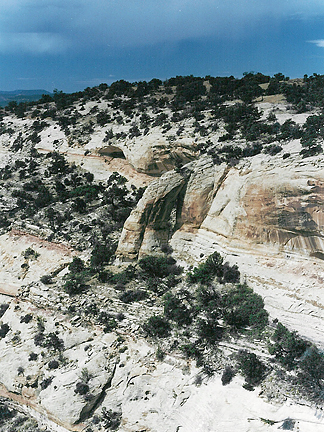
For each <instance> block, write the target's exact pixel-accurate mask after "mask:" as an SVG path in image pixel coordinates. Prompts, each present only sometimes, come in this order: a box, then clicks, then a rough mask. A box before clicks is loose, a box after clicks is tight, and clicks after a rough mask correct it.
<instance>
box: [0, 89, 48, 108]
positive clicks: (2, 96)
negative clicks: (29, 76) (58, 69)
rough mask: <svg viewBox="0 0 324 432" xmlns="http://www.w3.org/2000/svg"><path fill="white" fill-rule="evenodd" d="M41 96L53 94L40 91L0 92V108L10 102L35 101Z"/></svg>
mask: <svg viewBox="0 0 324 432" xmlns="http://www.w3.org/2000/svg"><path fill="white" fill-rule="evenodd" d="M43 94H46V95H52V94H53V93H50V92H48V91H46V90H41V89H36V90H12V91H1V90H0V106H2V107H4V106H6V105H8V103H9V102H12V101H16V102H17V103H20V102H33V101H37V100H38V99H40V98H41V97H42V95H43Z"/></svg>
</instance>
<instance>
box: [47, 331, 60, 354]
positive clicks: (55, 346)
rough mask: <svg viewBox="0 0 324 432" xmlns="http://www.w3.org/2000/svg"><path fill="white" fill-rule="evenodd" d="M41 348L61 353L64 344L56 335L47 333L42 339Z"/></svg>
mask: <svg viewBox="0 0 324 432" xmlns="http://www.w3.org/2000/svg"><path fill="white" fill-rule="evenodd" d="M42 346H43V347H46V348H49V349H52V350H54V351H63V350H64V342H63V340H62V339H60V338H59V337H58V336H57V334H56V333H49V334H47V335H46V336H45V337H44V340H43V343H42Z"/></svg>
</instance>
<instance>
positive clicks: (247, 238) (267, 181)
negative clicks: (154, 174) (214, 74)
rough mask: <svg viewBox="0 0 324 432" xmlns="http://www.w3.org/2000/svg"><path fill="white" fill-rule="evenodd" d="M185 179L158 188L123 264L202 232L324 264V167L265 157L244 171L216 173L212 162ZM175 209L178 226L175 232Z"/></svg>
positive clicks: (122, 251)
mask: <svg viewBox="0 0 324 432" xmlns="http://www.w3.org/2000/svg"><path fill="white" fill-rule="evenodd" d="M183 171H184V172H186V173H187V174H186V175H185V176H183V175H181V174H180V173H177V172H175V171H172V172H168V173H167V174H165V175H163V176H162V177H161V178H160V179H159V180H158V181H156V182H152V183H151V185H150V186H149V188H148V189H147V191H146V193H145V194H144V196H143V197H142V199H141V201H140V202H139V205H138V206H137V208H136V209H135V210H134V211H133V212H132V214H131V215H130V217H129V219H128V220H127V221H126V223H125V227H124V231H123V234H122V237H121V241H120V244H119V248H118V254H119V255H120V256H125V257H127V258H131V257H133V258H135V257H136V255H137V254H138V253H139V254H141V253H149V252H150V251H151V252H152V251H155V250H156V249H157V246H158V245H159V242H160V246H161V242H162V243H163V242H165V241H167V239H168V238H170V237H172V236H173V237H174V238H179V237H181V233H182V232H183V233H185V232H193V230H197V229H201V230H205V231H208V232H211V233H214V234H216V235H218V236H221V237H222V238H224V239H226V241H227V242H228V243H232V244H235V245H236V247H241V248H246V247H249V248H253V247H258V246H259V245H267V247H270V248H272V249H273V251H274V252H277V253H278V252H282V251H290V252H295V253H299V254H306V255H308V256H315V257H318V258H322V257H323V256H324V255H323V254H324V242H323V228H324V170H323V168H322V166H321V162H320V161H319V160H318V161H313V162H312V164H307V163H305V162H304V161H298V160H297V161H296V162H286V161H282V160H281V159H279V157H278V158H276V159H268V160H267V159H266V158H265V157H264V156H263V155H262V156H260V157H256V158H254V159H252V160H250V161H246V162H243V163H241V164H240V165H238V166H236V167H226V166H225V165H220V166H216V167H215V166H213V164H212V161H211V159H209V158H205V157H204V158H201V159H199V160H198V161H196V162H192V163H190V164H188V165H186V167H185V170H183ZM174 208H176V221H175V223H172V221H171V227H170V215H171V214H172V213H171V212H172V209H174ZM172 230H173V231H172ZM177 230H179V232H176V231H177ZM174 232H175V233H174ZM173 233H174V234H173ZM130 235H131V237H130ZM153 238H156V241H152V240H151V239H153ZM173 243H176V242H175V241H173ZM175 246H176V245H175ZM129 248H131V249H132V251H130V250H129Z"/></svg>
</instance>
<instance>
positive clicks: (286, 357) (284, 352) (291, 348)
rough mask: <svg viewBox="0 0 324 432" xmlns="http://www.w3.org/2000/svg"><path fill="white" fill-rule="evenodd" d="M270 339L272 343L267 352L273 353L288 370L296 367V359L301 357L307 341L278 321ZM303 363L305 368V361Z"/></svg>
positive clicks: (306, 346) (307, 344)
mask: <svg viewBox="0 0 324 432" xmlns="http://www.w3.org/2000/svg"><path fill="white" fill-rule="evenodd" d="M272 339H273V341H274V343H272V344H270V345H269V348H268V349H269V353H270V354H272V355H274V356H275V357H276V359H277V360H278V361H279V362H280V363H281V364H282V365H283V366H285V367H286V368H287V369H288V370H290V369H293V368H295V367H296V365H297V360H298V359H300V358H301V356H302V355H303V354H304V353H305V351H306V350H307V348H308V347H309V343H308V342H306V341H305V340H303V339H301V338H300V337H299V336H298V335H297V333H296V332H290V331H289V330H288V329H287V327H285V326H284V325H283V324H281V323H280V322H279V323H278V324H277V328H276V330H275V332H274V334H273V336H272ZM305 358H306V357H305ZM304 365H305V367H306V369H307V361H306V363H304Z"/></svg>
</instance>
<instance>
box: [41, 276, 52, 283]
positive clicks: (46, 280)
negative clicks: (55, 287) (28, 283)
mask: <svg viewBox="0 0 324 432" xmlns="http://www.w3.org/2000/svg"><path fill="white" fill-rule="evenodd" d="M40 281H41V282H42V283H43V284H44V285H50V284H51V283H52V282H53V280H52V276H50V275H44V276H42V277H41V278H40Z"/></svg>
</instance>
